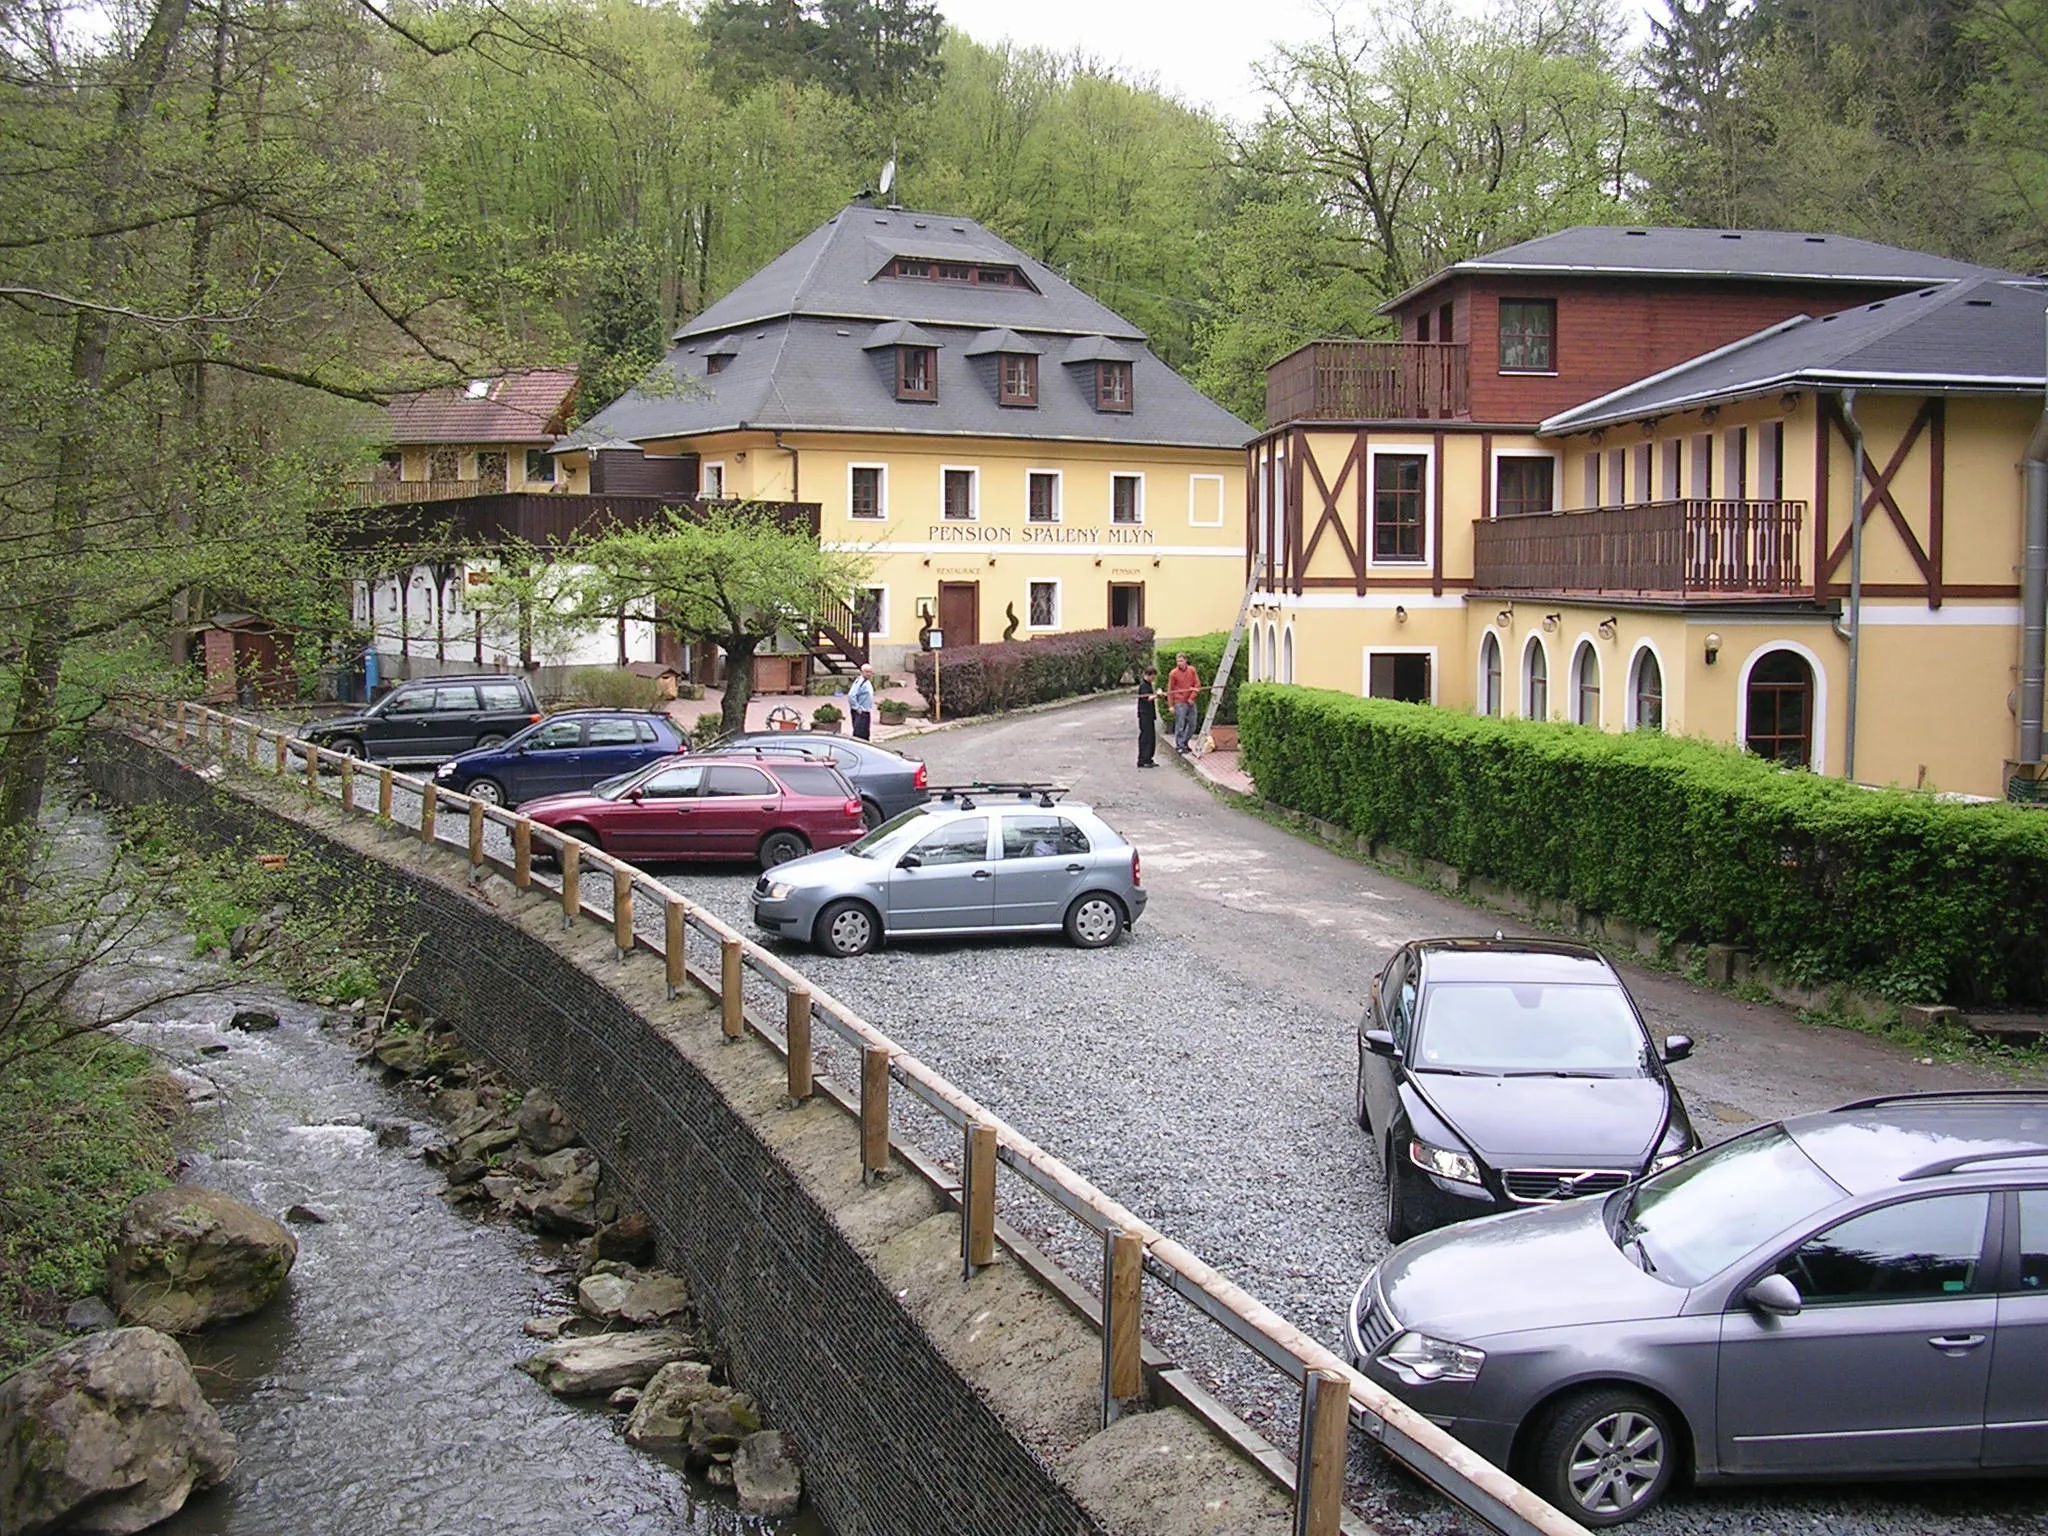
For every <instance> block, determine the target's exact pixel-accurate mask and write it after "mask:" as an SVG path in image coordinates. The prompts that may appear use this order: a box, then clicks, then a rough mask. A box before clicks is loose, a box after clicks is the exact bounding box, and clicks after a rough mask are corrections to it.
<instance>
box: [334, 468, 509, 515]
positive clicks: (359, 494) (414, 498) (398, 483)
mask: <svg viewBox="0 0 2048 1536" xmlns="http://www.w3.org/2000/svg"><path fill="white" fill-rule="evenodd" d="M504 489H505V487H504V486H503V485H501V484H499V483H497V482H495V481H494V482H492V483H490V484H486V483H485V482H483V481H481V480H394V479H392V478H391V477H390V476H388V475H379V476H378V477H377V478H376V479H374V480H350V481H348V482H346V483H345V484H344V485H343V486H342V488H341V500H340V505H342V506H345V507H388V506H398V505H412V504H414V503H418V502H422V501H454V500H456V499H457V498H459V497H464V496H488V495H491V494H493V493H495V492H498V491H502V490H504Z"/></svg>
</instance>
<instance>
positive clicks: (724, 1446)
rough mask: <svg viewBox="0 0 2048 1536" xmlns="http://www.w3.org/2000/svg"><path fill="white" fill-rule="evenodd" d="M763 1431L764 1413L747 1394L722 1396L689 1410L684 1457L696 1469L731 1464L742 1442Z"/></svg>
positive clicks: (720, 1394)
mask: <svg viewBox="0 0 2048 1536" xmlns="http://www.w3.org/2000/svg"><path fill="white" fill-rule="evenodd" d="M760 1428H761V1409H760V1407H759V1405H757V1404H756V1403H755V1402H754V1400H753V1398H751V1397H749V1396H748V1395H747V1394H746V1393H744V1392H721V1393H718V1394H717V1395H716V1396H713V1397H707V1398H705V1399H703V1400H702V1401H701V1402H699V1403H698V1404H697V1405H696V1406H695V1407H694V1408H692V1409H691V1410H690V1428H689V1431H688V1433H687V1434H686V1435H685V1436H684V1443H683V1453H684V1455H685V1457H686V1458H687V1459H688V1461H689V1463H690V1465H691V1466H693V1467H702V1466H704V1465H706V1464H707V1463H709V1462H713V1461H730V1460H731V1459H732V1456H733V1453H734V1452H735V1451H737V1450H738V1449H739V1448H740V1442H741V1441H742V1440H744V1439H746V1438H747V1436H749V1435H751V1434H753V1433H755V1432H756V1431H757V1430H759V1429H760Z"/></svg>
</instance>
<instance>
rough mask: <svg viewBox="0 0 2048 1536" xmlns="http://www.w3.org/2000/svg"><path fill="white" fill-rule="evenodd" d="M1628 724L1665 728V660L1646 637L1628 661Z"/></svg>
mask: <svg viewBox="0 0 2048 1536" xmlns="http://www.w3.org/2000/svg"><path fill="white" fill-rule="evenodd" d="M1628 728H1629V729H1630V730H1632V731H1661V730H1663V729H1664V662H1663V660H1662V659H1661V658H1660V657H1659V656H1658V655H1657V648H1656V647H1655V646H1654V645H1652V644H1650V642H1649V641H1647V640H1645V641H1644V642H1643V643H1642V644H1641V645H1639V646H1637V647H1636V653H1635V656H1634V657H1633V658H1632V659H1631V660H1630V661H1629V664H1628Z"/></svg>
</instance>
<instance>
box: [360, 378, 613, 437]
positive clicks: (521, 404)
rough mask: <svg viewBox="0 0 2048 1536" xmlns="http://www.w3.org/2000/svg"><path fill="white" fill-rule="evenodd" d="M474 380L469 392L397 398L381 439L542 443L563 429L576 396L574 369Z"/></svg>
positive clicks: (445, 391) (433, 392)
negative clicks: (474, 390)
mask: <svg viewBox="0 0 2048 1536" xmlns="http://www.w3.org/2000/svg"><path fill="white" fill-rule="evenodd" d="M478 383H480V384H482V385H483V386H484V388H483V389H482V390H481V391H480V392H478V393H474V394H472V393H471V389H470V388H464V387H457V388H454V389H430V390H427V391H426V392H424V393H422V394H417V395H401V396H399V398H397V399H396V400H393V401H392V402H391V407H390V410H389V412H388V413H387V416H386V423H385V429H384V436H385V441H387V442H389V443H391V444H393V445H398V446H402V445H406V444H413V443H520V442H526V443H536V442H546V441H548V440H549V439H550V438H552V437H554V436H555V434H556V433H558V432H560V431H561V430H562V426H563V422H564V419H565V418H566V417H567V416H568V414H569V403H570V402H571V401H572V400H573V399H574V398H575V396H576V371H575V370H574V369H573V368H530V369H528V370H526V371H525V372H523V373H509V374H506V375H505V376H504V377H503V378H498V379H481V380H478ZM471 388H473V386H471Z"/></svg>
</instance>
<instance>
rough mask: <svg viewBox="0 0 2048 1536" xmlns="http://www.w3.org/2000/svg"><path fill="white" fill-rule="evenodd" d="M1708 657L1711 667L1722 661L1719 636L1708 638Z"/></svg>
mask: <svg viewBox="0 0 2048 1536" xmlns="http://www.w3.org/2000/svg"><path fill="white" fill-rule="evenodd" d="M1706 657H1707V665H1708V666H1710V667H1711V666H1712V665H1713V664H1714V663H1715V662H1717V661H1719V660H1720V659H1721V637H1720V636H1719V635H1708V636H1707V648H1706Z"/></svg>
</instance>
